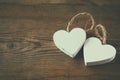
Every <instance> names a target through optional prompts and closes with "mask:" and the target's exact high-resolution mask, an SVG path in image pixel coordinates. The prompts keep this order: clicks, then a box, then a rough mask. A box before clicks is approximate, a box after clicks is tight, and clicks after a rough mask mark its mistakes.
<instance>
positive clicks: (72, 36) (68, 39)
mask: <svg viewBox="0 0 120 80" xmlns="http://www.w3.org/2000/svg"><path fill="white" fill-rule="evenodd" d="M53 40H54V43H55V45H56V46H57V48H59V49H60V50H61V51H62V52H64V53H65V54H67V55H69V56H70V57H72V58H73V57H75V56H76V55H77V53H78V52H79V50H80V49H81V47H82V46H83V44H84V42H85V40H86V32H85V31H84V30H83V29H81V28H74V29H72V30H71V31H70V32H67V31H65V30H59V31H56V32H55V33H54V35H53Z"/></svg>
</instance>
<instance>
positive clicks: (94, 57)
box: [84, 37, 116, 66]
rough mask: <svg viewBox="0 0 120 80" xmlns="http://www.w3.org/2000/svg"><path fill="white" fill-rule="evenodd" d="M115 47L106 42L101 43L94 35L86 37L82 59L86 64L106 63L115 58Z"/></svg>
mask: <svg viewBox="0 0 120 80" xmlns="http://www.w3.org/2000/svg"><path fill="white" fill-rule="evenodd" d="M115 55H116V49H115V48H114V47H113V46H111V45H108V44H105V45H102V43H101V41H100V40H99V39H98V38H96V37H91V38H88V39H87V40H86V42H85V44H84V61H85V65H86V66H91V65H100V64H104V63H108V62H110V61H112V60H113V59H114V58H115Z"/></svg>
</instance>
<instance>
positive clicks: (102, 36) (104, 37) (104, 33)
mask: <svg viewBox="0 0 120 80" xmlns="http://www.w3.org/2000/svg"><path fill="white" fill-rule="evenodd" d="M100 33H101V34H100ZM95 34H96V36H97V37H99V38H100V39H101V40H102V43H103V44H106V40H107V31H106V29H105V27H104V26H103V25H101V24H98V25H97V26H96V27H95Z"/></svg>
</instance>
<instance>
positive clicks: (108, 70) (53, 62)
mask: <svg viewBox="0 0 120 80" xmlns="http://www.w3.org/2000/svg"><path fill="white" fill-rule="evenodd" d="M55 1H56V2H55ZM79 12H89V13H91V14H92V15H93V16H94V18H95V20H96V23H101V24H103V25H105V26H106V28H107V31H108V36H109V37H108V40H107V43H109V44H111V45H113V46H115V47H116V49H117V55H116V58H115V59H114V60H113V61H112V62H110V63H108V64H104V65H100V66H93V67H85V65H84V59H83V55H82V52H80V53H79V54H78V55H77V56H76V57H75V58H74V59H72V58H70V57H68V56H67V55H65V54H64V53H63V52H61V51H60V50H59V49H57V48H56V47H55V45H54V43H53V39H52V36H53V33H54V32H55V31H56V30H59V29H66V25H67V22H68V21H69V20H70V18H71V17H72V16H73V15H75V14H77V13H79ZM80 26H83V24H82V23H80ZM108 54H109V53H108ZM0 80H120V1H119V0H111V1H110V0H80V1H79V0H77V2H75V1H73V0H70V1H67V0H61V1H60V0H46V1H44V0H41V1H40V0H36V1H35V0H0Z"/></svg>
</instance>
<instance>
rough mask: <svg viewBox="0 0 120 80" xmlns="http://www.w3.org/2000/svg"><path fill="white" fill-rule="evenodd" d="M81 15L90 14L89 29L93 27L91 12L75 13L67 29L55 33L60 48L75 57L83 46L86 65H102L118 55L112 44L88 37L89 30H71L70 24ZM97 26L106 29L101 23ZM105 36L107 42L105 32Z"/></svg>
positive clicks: (55, 40)
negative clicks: (90, 23) (90, 24)
mask: <svg viewBox="0 0 120 80" xmlns="http://www.w3.org/2000/svg"><path fill="white" fill-rule="evenodd" d="M79 15H89V16H90V17H91V20H92V26H91V28H90V29H88V30H91V29H93V26H94V19H93V17H92V16H91V14H89V13H86V12H84V13H79V14H77V15H75V16H74V17H73V18H72V19H71V21H70V22H69V23H68V26H67V31H65V30H58V31H56V32H55V33H54V35H53V40H54V43H55V45H56V46H57V48H59V49H60V50H61V51H62V52H64V53H65V54H67V55H68V56H70V57H72V58H74V57H75V56H76V55H77V53H78V52H79V51H80V50H81V48H82V47H83V54H84V61H85V65H86V66H91V65H100V64H104V63H108V62H110V61H112V60H113V59H114V58H115V55H116V49H115V48H114V47H113V46H112V45H108V44H102V42H101V40H100V39H99V38H97V37H90V38H88V39H86V37H87V36H86V31H88V30H86V31H85V30H84V29H82V28H74V29H72V30H71V31H70V32H69V26H70V25H71V23H73V21H74V19H75V18H76V17H77V16H79ZM97 27H101V28H102V29H104V28H103V26H102V25H100V24H99V25H97V26H96V29H97ZM104 31H105V29H104ZM103 36H104V37H105V38H104V39H103V43H105V41H106V35H105V34H103ZM99 37H100V35H99ZM100 38H101V37H100Z"/></svg>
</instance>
